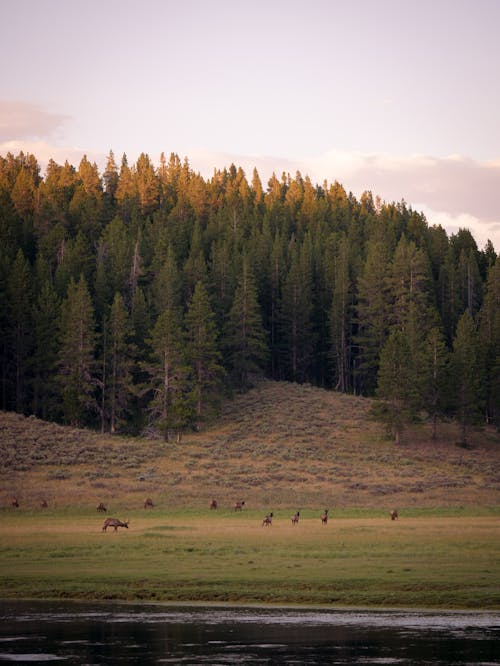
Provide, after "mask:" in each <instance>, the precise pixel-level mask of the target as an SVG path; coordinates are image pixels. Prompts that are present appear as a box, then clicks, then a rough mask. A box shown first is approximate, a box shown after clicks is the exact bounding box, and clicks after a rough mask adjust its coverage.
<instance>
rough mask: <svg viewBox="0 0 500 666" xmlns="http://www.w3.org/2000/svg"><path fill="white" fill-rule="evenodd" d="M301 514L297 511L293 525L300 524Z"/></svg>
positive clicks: (293, 517) (293, 518)
mask: <svg viewBox="0 0 500 666" xmlns="http://www.w3.org/2000/svg"><path fill="white" fill-rule="evenodd" d="M299 517H300V512H299V511H297V512H296V513H294V514H293V516H292V525H296V524H297V523H298V522H299Z"/></svg>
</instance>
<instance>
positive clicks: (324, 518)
mask: <svg viewBox="0 0 500 666" xmlns="http://www.w3.org/2000/svg"><path fill="white" fill-rule="evenodd" d="M327 523H328V509H325V512H324V513H323V515H322V516H321V524H322V525H326V524H327Z"/></svg>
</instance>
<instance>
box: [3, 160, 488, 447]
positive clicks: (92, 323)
mask: <svg viewBox="0 0 500 666" xmlns="http://www.w3.org/2000/svg"><path fill="white" fill-rule="evenodd" d="M0 345H1V347H0V382H1V386H0V408H1V409H2V410H11V411H16V412H19V413H23V414H26V415H34V416H36V417H38V418H41V419H45V420H50V421H57V422H61V423H65V424H70V425H74V426H82V427H89V428H94V429H100V430H101V431H102V432H111V433H124V434H132V435H134V434H151V435H153V434H154V435H158V436H161V437H163V438H164V439H165V440H168V439H169V437H172V436H174V435H175V436H177V437H180V435H181V433H183V432H185V431H188V430H189V429H193V428H194V429H197V428H199V427H201V426H202V425H203V423H206V422H210V420H212V419H213V418H215V417H216V416H217V414H218V412H219V410H220V406H221V404H222V403H223V401H226V400H231V396H232V395H233V394H234V392H235V391H245V390H246V389H248V388H249V387H250V386H252V385H253V383H255V382H256V381H257V380H258V378H259V376H261V377H262V376H264V377H268V378H272V379H275V380H286V381H290V382H298V383H310V384H313V385H315V386H320V387H324V388H326V389H330V390H336V391H340V392H344V393H352V394H356V395H363V396H370V397H374V398H377V399H378V400H377V401H376V405H377V408H376V410H375V411H376V414H377V415H378V417H379V418H381V419H382V420H384V421H385V422H386V424H387V427H388V428H389V429H390V430H391V431H392V433H393V435H394V437H395V438H396V440H397V439H398V437H399V433H400V431H401V429H402V428H403V427H404V424H405V423H406V422H408V421H411V420H414V419H422V418H425V419H428V420H429V422H430V423H432V424H433V436H436V434H437V428H438V427H437V424H438V423H439V420H440V419H442V418H456V419H458V420H459V422H460V424H461V426H462V435H463V441H464V443H465V442H466V438H467V431H468V429H469V428H470V426H471V425H473V424H491V425H493V426H496V427H498V426H499V425H500V258H499V257H497V254H496V252H495V249H494V247H493V245H492V243H491V242H488V243H487V245H486V246H485V247H484V248H483V249H478V247H477V245H476V242H475V240H474V238H473V236H472V235H471V233H470V232H469V231H468V230H466V229H460V231H459V232H458V233H456V234H452V235H451V236H448V234H447V232H446V231H445V230H444V229H443V228H442V227H440V226H430V225H429V224H428V223H427V220H426V218H425V217H424V215H423V214H421V213H418V212H417V211H415V210H412V208H411V207H409V206H408V205H407V204H406V203H405V201H404V200H402V201H400V202H397V203H396V202H391V203H386V202H385V201H381V200H380V199H379V198H378V197H376V196H375V197H374V196H373V195H372V193H371V192H370V191H366V192H364V193H363V194H362V196H361V197H360V198H359V200H358V199H357V198H356V197H354V196H353V194H352V193H350V192H346V190H345V189H344V187H343V186H342V185H341V184H340V183H338V182H334V183H327V182H326V181H325V182H324V183H322V184H321V185H320V184H313V183H312V182H311V180H310V179H309V178H308V177H307V176H302V175H301V174H300V173H299V172H297V173H296V174H295V176H294V177H291V176H290V175H289V174H285V173H283V174H282V175H281V176H280V177H278V176H276V175H275V174H273V175H272V177H271V178H270V179H269V181H268V183H267V184H266V185H265V186H264V185H263V183H262V182H261V180H260V177H259V174H258V172H257V170H255V169H254V171H253V174H252V177H251V179H249V178H247V176H246V174H245V173H244V172H243V170H242V169H241V168H238V167H236V166H235V165H234V164H231V165H230V166H229V167H228V168H225V169H224V170H214V172H213V175H212V177H211V178H208V179H205V178H203V177H202V176H201V175H200V174H199V173H196V172H195V171H194V170H193V169H192V168H191V166H190V164H189V161H188V159H187V158H186V159H184V160H181V159H179V157H178V156H177V155H176V154H174V153H172V154H171V155H170V157H169V158H168V159H167V158H166V156H165V155H164V154H162V155H161V158H160V163H159V166H155V165H154V164H153V163H152V161H151V159H150V158H149V156H148V155H147V154H144V153H143V154H141V155H140V157H139V158H138V159H137V161H136V163H134V164H129V163H128V160H127V157H126V155H123V157H122V159H121V162H120V163H119V164H118V163H117V161H116V160H115V156H114V154H113V152H112V151H110V152H109V155H108V157H107V161H106V167H105V170H104V171H103V173H102V174H101V173H100V172H99V169H98V167H97V165H96V164H95V163H91V162H90V161H89V160H88V159H87V158H86V157H85V156H84V157H83V158H82V160H81V162H80V164H79V166H78V168H76V167H75V166H73V165H71V164H69V163H68V162H66V163H65V164H63V165H60V164H57V163H56V162H54V161H53V160H50V161H49V163H48V165H47V168H46V170H45V174H44V175H41V168H40V165H39V163H38V162H37V159H36V157H35V156H34V155H31V154H24V153H19V154H18V155H17V156H15V155H13V154H10V153H9V154H7V155H6V156H5V157H3V156H0Z"/></svg>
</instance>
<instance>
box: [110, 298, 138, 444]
mask: <svg viewBox="0 0 500 666" xmlns="http://www.w3.org/2000/svg"><path fill="white" fill-rule="evenodd" d="M130 336H131V327H130V321H129V315H128V312H127V309H126V307H125V304H124V302H123V298H122V296H121V294H119V293H116V294H115V298H114V301H113V305H112V307H111V312H110V317H109V326H108V345H107V347H108V366H109V367H108V380H107V390H108V395H107V405H108V412H109V428H110V432H112V433H114V432H116V431H117V429H118V428H119V427H120V426H122V425H124V424H125V423H126V416H127V413H128V409H129V406H130V401H131V398H132V396H133V385H132V365H133V357H132V352H133V348H132V345H131V341H130Z"/></svg>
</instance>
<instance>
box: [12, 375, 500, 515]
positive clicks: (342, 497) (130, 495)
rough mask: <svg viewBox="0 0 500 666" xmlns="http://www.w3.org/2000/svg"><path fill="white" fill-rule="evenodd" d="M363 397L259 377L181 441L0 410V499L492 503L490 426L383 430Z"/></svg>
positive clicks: (498, 457) (384, 505) (499, 488)
mask: <svg viewBox="0 0 500 666" xmlns="http://www.w3.org/2000/svg"><path fill="white" fill-rule="evenodd" d="M369 408H370V401H369V400H367V399H364V398H359V397H353V396H349V395H345V394H340V393H334V392H329V391H324V390H322V389H318V388H313V387H310V386H308V385H298V384H291V383H284V382H283V383H276V382H270V381H264V382H262V383H260V384H259V386H258V387H257V388H255V389H253V390H252V391H250V392H249V393H246V394H243V395H237V396H236V397H235V399H234V401H232V402H227V403H226V406H225V410H224V413H223V414H222V416H221V418H220V420H219V421H218V422H217V424H215V425H213V426H212V427H210V428H209V429H207V430H205V431H203V432H198V433H193V434H189V435H187V436H185V437H184V438H183V440H182V442H181V443H179V444H177V443H174V442H168V443H164V442H163V441H161V440H151V439H130V438H120V437H116V436H114V437H111V436H109V435H107V436H103V435H98V434H95V433H92V432H89V431H85V430H76V429H73V428H68V427H63V426H59V425H56V424H51V423H45V422H42V421H39V420H38V419H35V418H33V417H29V418H25V417H23V416H20V415H18V414H14V413H8V412H1V413H0V455H1V457H2V483H1V495H0V502H1V506H2V507H6V508H9V507H10V505H11V501H12V497H17V499H18V501H19V503H20V507H21V509H37V510H38V508H39V507H40V503H41V501H42V500H43V499H45V500H46V501H47V502H48V504H49V507H51V508H57V507H65V506H69V505H75V506H81V507H82V508H84V507H87V508H94V507H95V506H96V505H97V504H98V503H99V502H101V501H103V502H104V503H105V504H106V505H107V506H108V508H109V509H110V510H111V509H113V507H118V506H119V507H120V508H130V509H131V510H133V509H134V508H140V507H142V504H143V502H144V499H145V498H146V497H148V496H149V497H151V498H153V501H154V502H155V504H156V505H158V506H161V507H162V508H169V507H172V508H175V507H180V506H187V507H193V508H198V507H204V506H207V507H208V503H209V501H210V500H211V498H212V497H215V498H217V500H218V502H219V506H220V507H226V508H229V507H231V506H232V504H233V503H234V501H235V499H245V501H246V505H247V506H248V507H251V508H259V509H260V508H262V507H268V506H273V507H275V508H279V507H303V508H306V507H312V508H315V507H319V508H324V507H326V506H328V507H332V508H334V507H349V508H351V507H359V508H374V509H384V510H385V509H389V508H392V507H399V508H402V507H434V506H436V507H437V506H439V507H446V506H454V507H456V506H464V507H469V506H491V505H495V504H499V500H500V437H499V435H498V433H497V432H496V431H494V430H493V429H491V430H489V429H477V430H476V431H475V432H474V433H472V434H471V438H470V439H471V446H470V448H467V449H464V448H462V447H460V446H457V444H456V442H457V441H458V439H459V435H458V429H457V427H456V426H455V425H454V424H451V423H445V424H441V425H440V429H439V437H440V439H439V440H438V441H436V442H432V441H431V439H430V428H429V427H428V426H426V425H421V426H416V427H413V428H412V429H411V430H407V431H406V432H405V433H404V437H403V443H402V444H401V445H400V446H396V445H395V444H394V443H393V442H391V441H389V440H388V439H387V438H386V437H385V435H384V432H383V430H382V428H381V426H380V425H379V424H377V423H374V422H373V421H372V420H371V419H370V418H369Z"/></svg>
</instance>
